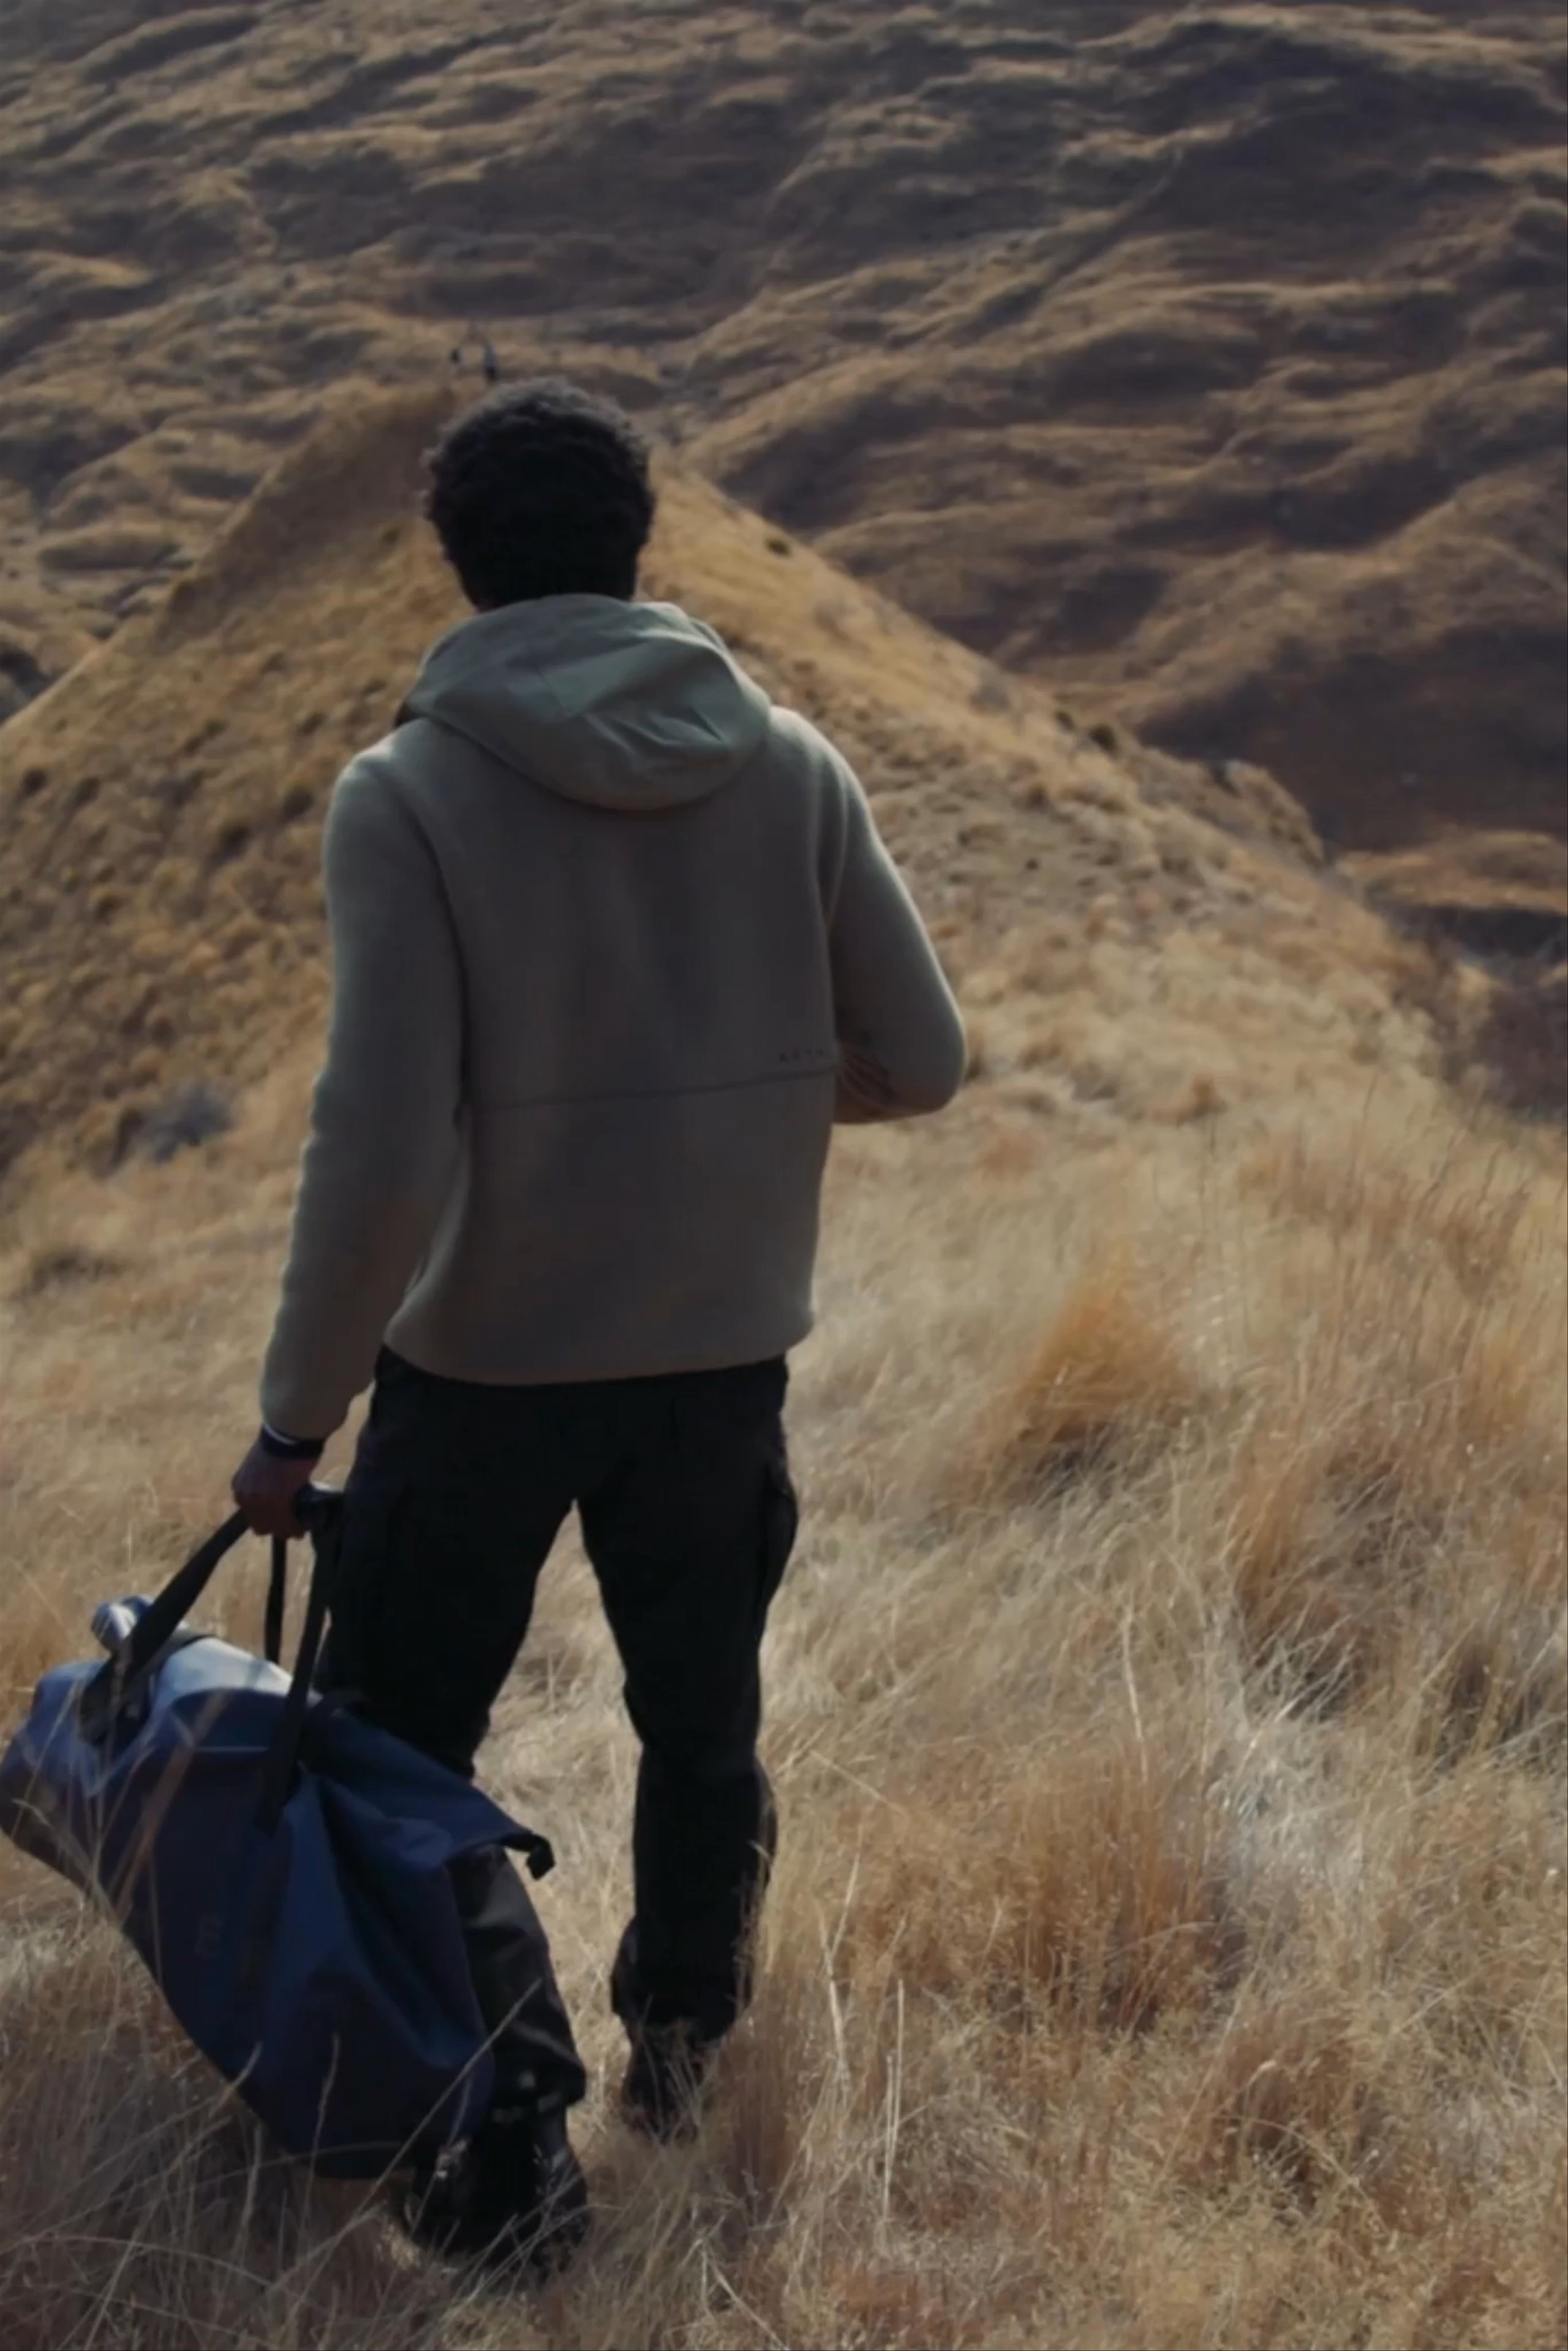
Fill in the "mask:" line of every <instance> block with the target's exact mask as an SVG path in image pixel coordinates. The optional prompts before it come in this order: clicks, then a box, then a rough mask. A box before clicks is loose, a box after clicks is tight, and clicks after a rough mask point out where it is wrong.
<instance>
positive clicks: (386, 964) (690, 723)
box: [262, 596, 965, 1437]
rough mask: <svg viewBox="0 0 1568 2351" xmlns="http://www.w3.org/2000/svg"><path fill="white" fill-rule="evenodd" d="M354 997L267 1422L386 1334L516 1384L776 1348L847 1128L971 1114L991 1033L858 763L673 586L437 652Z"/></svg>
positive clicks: (427, 669)
mask: <svg viewBox="0 0 1568 2351" xmlns="http://www.w3.org/2000/svg"><path fill="white" fill-rule="evenodd" d="M324 862H325V872H326V885H327V901H328V913H329V921H330V925H331V940H332V957H333V1003H332V1020H331V1030H330V1037H329V1046H328V1052H327V1061H326V1067H325V1069H324V1071H322V1074H321V1077H320V1080H319V1083H318V1086H317V1089H316V1095H315V1102H314V1108H313V1113H312V1120H311V1132H310V1137H309V1142H308V1146H307V1149H306V1153H305V1159H304V1165H303V1169H302V1174H301V1180H300V1186H299V1194H298V1203H297V1206H296V1210H295V1219H294V1231H293V1238H292V1244H291V1249H290V1253H289V1259H288V1265H287V1271H286V1273H285V1276H284V1282H283V1295H282V1302H281V1305H280V1308H279V1311H278V1316H277V1325H276V1328H275V1331H274V1333H273V1339H272V1344H271V1348H270V1350H269V1352H268V1355H267V1367H266V1372H265V1374H264V1379H263V1385H262V1409H263V1413H264V1416H265V1417H266V1418H267V1421H268V1422H269V1423H270V1425H271V1426H273V1427H275V1428H277V1429H280V1430H283V1431H286V1432H287V1433H289V1434H290V1435H293V1436H297V1437H326V1436H328V1435H329V1434H330V1433H331V1431H332V1430H333V1429H335V1428H336V1427H337V1426H339V1425H340V1422H341V1421H342V1420H343V1418H344V1416H346V1414H347V1412H348V1409H349V1406H350V1402H351V1400H352V1398H353V1397H354V1395H356V1394H357V1393H358V1391H359V1390H360V1389H361V1388H362V1387H364V1386H365V1385H366V1384H367V1383H368V1382H369V1380H370V1378H371V1373H372V1371H373V1368H374V1363H375V1357H376V1353H377V1350H378V1348H379V1346H380V1345H381V1343H382V1340H383V1338H384V1339H385V1341H386V1343H388V1344H389V1345H390V1346H392V1347H393V1348H394V1349H395V1350H396V1351H397V1353H399V1354H401V1355H403V1356H404V1357H406V1358H407V1359H408V1360H409V1361H410V1362H412V1363H413V1364H418V1365H419V1366H421V1367H422V1368H423V1370H425V1371H429V1372H434V1373H438V1374H443V1375H444V1376H446V1377H448V1378H453V1379H463V1380H475V1381H483V1382H492V1383H500V1384H534V1383H538V1382H550V1381H580V1380H594V1379H617V1378H628V1377H635V1376H639V1375H643V1374H655V1373H666V1372H678V1371H699V1370H707V1369H713V1368H716V1367H718V1366H722V1365H727V1364H745V1363H752V1362H758V1361H760V1360H762V1359H763V1358H765V1357H768V1356H770V1355H775V1354H779V1353H782V1352H783V1351H784V1350H785V1349H787V1348H789V1347H790V1346H792V1345H793V1344H794V1343H796V1342H797V1341H798V1340H800V1339H801V1338H803V1337H804V1335H805V1333H806V1332H807V1331H808V1330H809V1329H810V1322H811V1278H812V1262H813V1258H814V1255H815V1250H816V1243H817V1223H818V1198H819V1193H820V1189H821V1176H822V1170H823V1166H824V1164H825V1161H826V1157H827V1151H828V1144H829V1138H830V1133H831V1125H832V1123H833V1120H834V1118H835V1116H837V1117H839V1118H841V1119H845V1118H849V1119H864V1118H873V1119H880V1118H899V1117H904V1116H907V1115H910V1114H912V1113H916V1112H921V1111H933V1110H936V1109H939V1108H940V1107H941V1106H942V1104H943V1103H945V1102H947V1101H948V1100H950V1098H951V1097H952V1095H953V1094H954V1093H955V1092H956V1091H957V1088H958V1086H959V1085H960V1083H961V1082H962V1079H963V1074H964V1066H965V1041H964V1031H963V1027H962V1024H961V1021H960V1019H959V1016H958V1012H957V1008H956V1005H955V1003H954V1001H953V998H952V995H951V993H950V992H949V989H948V987H947V985H946V981H945V979H944V978H943V976H942V973H941V970H940V968H939V967H938V965H937V962H936V956H935V954H934V953H933V951H932V948H931V946H930V944H929V942H928V941H927V939H926V936H925V932H924V930H923V928H922V926H921V923H920V919H919V916H918V915H917V914H916V913H915V907H914V905H913V904H912V902H911V900H910V898H909V895H908V893H907V892H906V890H905V889H904V884H903V883H902V882H901V881H900V879H899V876H898V874H897V872H896V871H895V869H894V866H893V864H892V862H891V861H890V860H889V858H888V856H887V853H886V852H885V850H884V849H883V845H882V843H881V841H880V840H879V839H878V837H877V833H876V829H875V826H874V825H873V820H872V817H871V812H870V810H869V809H868V807H867V805H866V800H865V796H864V794H863V793H862V789H861V787H860V785H859V783H858V782H857V781H856V779H855V777H854V775H853V774H852V771H851V769H850V768H849V767H848V766H847V765H846V763H845V762H844V760H843V759H842V758H841V757H840V756H839V754H838V753H837V752H836V751H835V750H834V749H833V748H832V747H831V745H830V744H829V743H828V742H827V741H825V739H824V738H823V737H822V736H821V735H820V734H819V733H818V732H817V730H816V729H815V728H814V727H813V726H810V724H809V723H808V722H807V721H806V720H805V719H803V718H801V717H800V716H797V715H796V714H795V713H794V712H792V711H788V710H784V709H780V708H779V707H777V706H776V705H773V704H771V703H770V702H769V701H768V697H767V695H765V694H764V693H763V692H762V691H761V689H760V688H759V687H758V685H757V684H755V683H754V682H753V681H752V680H751V679H749V678H748V677H747V676H746V674H745V673H744V672H743V671H742V670H741V669H740V668H739V667H738V665H737V664H736V662H735V661H734V660H733V659H732V657H731V656H730V654H729V653H727V651H726V649H725V647H724V645H723V643H722V642H721V641H720V639H719V638H718V637H717V636H716V635H715V634H714V632H712V631H711V630H710V629H707V628H706V627H704V626H703V625H702V623H700V622H696V621H694V620H692V619H690V618H689V617H688V616H687V615H686V614H685V612H683V611H679V610H678V609H677V608H676V607H675V606H674V605H670V604H643V603H632V604H629V603H622V602H620V601H615V600H613V599H611V598H607V597H599V596H561V597H551V598H549V599H546V600H544V601H539V602H537V603H531V604H514V605H508V606H506V607H505V608H503V609H502V610H500V611H494V612H488V613H483V614H480V615H479V616H478V617H477V618H476V619H474V620H470V621H468V622H465V623H464V624H463V625H462V626H461V627H459V628H456V629H455V630H453V631H452V632H450V634H449V635H447V636H445V637H444V638H443V639H442V640H441V641H440V643H438V644H436V645H435V646H434V649H433V651H432V652H431V653H430V654H429V655H428V657H427V658H426V660H425V662H424V664H423V668H422V669H421V671H420V674H419V676H418V679H417V681H416V683H415V684H414V686H413V691H412V693H411V695H410V696H409V699H408V702H407V704H406V705H405V707H404V710H403V712H402V715H401V723H400V724H399V726H397V728H396V730H395V732H394V733H392V735H390V736H388V737H386V738H385V740H384V741H382V742H381V743H378V744H376V745H375V746H374V747H372V748H371V749H370V750H368V751H365V752H363V753H361V756H360V757H359V758H357V759H355V760H354V761H353V762H352V763H351V765H350V767H349V768H347V769H346V770H345V772H344V774H343V775H342V777H341V778H340V780H339V783H338V786H337V789H336V790H335V792H334V794H333V798H332V805H331V809H330V812H329V818H328V823H327V832H326V841H325V851H324Z"/></svg>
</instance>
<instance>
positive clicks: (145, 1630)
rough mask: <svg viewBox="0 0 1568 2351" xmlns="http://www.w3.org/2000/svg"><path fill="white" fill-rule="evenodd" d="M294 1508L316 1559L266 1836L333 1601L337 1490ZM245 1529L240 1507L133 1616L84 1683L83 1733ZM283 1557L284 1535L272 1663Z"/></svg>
mask: <svg viewBox="0 0 1568 2351" xmlns="http://www.w3.org/2000/svg"><path fill="white" fill-rule="evenodd" d="M294 1511H295V1516H296V1517H297V1518H298V1520H299V1522H300V1524H301V1526H302V1527H303V1528H304V1529H305V1530H306V1531H307V1532H308V1534H309V1536H310V1538H311V1541H312V1546H313V1548H314V1552H315V1558H314V1561H313V1563H312V1566H311V1571H310V1592H309V1596H308V1599H307V1601H306V1604H305V1623H304V1625H303V1626H302V1628H301V1630H300V1635H299V1647H298V1652H297V1654H296V1656H295V1660H294V1673H293V1677H292V1679H291V1680H290V1682H289V1685H288V1695H287V1698H286V1699H285V1700H284V1704H283V1712H282V1714H281V1716H280V1718H279V1719H278V1725H277V1730H276V1732H275V1733H274V1735H273V1740H272V1745H271V1748H270V1749H269V1750H268V1753H267V1765H266V1769H265V1771H264V1772H263V1775H262V1795H261V1806H260V1812H259V1815H258V1818H259V1823H260V1825H261V1827H262V1828H263V1829H264V1830H265V1831H266V1833H267V1834H268V1835H270V1834H271V1833H272V1831H273V1830H274V1829H276V1827H277V1823H278V1821H279V1819H280V1818H281V1816H282V1813H283V1807H284V1805H285V1804H286V1803H287V1801H288V1798H289V1794H290V1792H292V1789H293V1786H294V1778H295V1773H296V1771H297V1769H298V1761H299V1742H300V1736H301V1733H302V1731H303V1729H304V1725H305V1716H306V1710H307V1708H308V1706H309V1703H310V1684H311V1677H312V1676H313V1675H314V1673H315V1670H316V1660H317V1657H318V1656H319V1654H320V1648H321V1636H322V1634H323V1633H324V1631H325V1630H326V1624H327V1612H328V1609H329V1605H330V1602H331V1587H332V1579H333V1574H334V1571H335V1569H336V1566H337V1557H338V1529H339V1522H340V1518H341V1515H342V1496H341V1495H340V1494H339V1493H337V1492H335V1491H334V1490H333V1489H331V1488H330V1487H327V1486H307V1487H305V1488H303V1489H302V1490H301V1491H300V1492H299V1493H298V1495H297V1496H296V1498H295V1503H294ZM245 1531H246V1518H245V1513H244V1512H243V1510H236V1511H235V1514H234V1516H233V1517H232V1518H229V1519H225V1520H224V1523H223V1525H222V1526H221V1527H219V1528H218V1529H217V1530H216V1531H215V1532H214V1533H213V1534H210V1535H209V1536H208V1537H207V1539H206V1541H205V1542H204V1543H202V1544H200V1545H199V1546H198V1548H197V1549H196V1550H195V1551H193V1552H192V1554H191V1556H190V1558H189V1559H188V1560H187V1561H186V1562H185V1564H184V1565H183V1567H182V1568H179V1569H177V1570H176V1571H175V1573H173V1574H172V1576H171V1577H170V1578H169V1581H168V1583H166V1584H165V1585H164V1586H163V1589H162V1592H160V1593H159V1594H158V1596H157V1598H156V1599H155V1600H154V1601H153V1602H152V1604H151V1606H150V1607H149V1608H148V1609H147V1611H146V1613H145V1614H143V1615H141V1616H140V1617H139V1618H138V1619H137V1622H136V1625H135V1627H134V1629H133V1630H132V1632H131V1638H130V1639H129V1640H128V1641H127V1642H126V1644H125V1646H124V1647H123V1648H122V1649H121V1650H120V1652H119V1653H118V1655H117V1656H112V1657H110V1659H109V1660H108V1662H107V1664H105V1665H103V1666H102V1667H99V1671H98V1672H97V1673H96V1674H94V1676H93V1677H92V1678H91V1680H90V1681H89V1682H87V1683H86V1684H85V1685H84V1686H83V1688H82V1693H81V1698H80V1700H79V1708H78V1711H79V1719H80V1722H81V1727H82V1729H83V1732H84V1733H85V1735H86V1736H87V1737H88V1738H89V1739H99V1738H101V1737H102V1736H103V1735H104V1734H105V1733H106V1732H107V1731H108V1729H109V1728H110V1725H111V1724H112V1722H113V1720H114V1718H115V1716H116V1715H117V1714H118V1713H119V1712H120V1708H121V1707H122V1706H124V1705H125V1703H126V1702H127V1700H128V1699H129V1698H130V1697H131V1693H132V1691H133V1690H134V1689H135V1688H136V1687H137V1686H138V1685H139V1683H140V1681H141V1677H142V1676H143V1675H144V1674H145V1673H146V1672H147V1671H148V1669H149V1667H152V1665H153V1664H154V1663H155V1662H156V1661H157V1659H158V1657H159V1656H160V1655H161V1654H162V1651H163V1649H164V1648H165V1647H166V1646H167V1645H168V1643H169V1642H170V1641H171V1640H172V1638H173V1636H174V1635H175V1634H176V1633H177V1632H178V1631H179V1629H180V1626H181V1625H182V1623H183V1620H184V1618H185V1617H186V1616H187V1615H188V1614H189V1613H190V1611H191V1610H192V1609H193V1607H194V1606H195V1604H196V1603H197V1601H198V1600H199V1599H200V1598H201V1596H202V1594H203V1593H204V1591H205V1590H206V1588H207V1586H208V1584H209V1583H211V1582H212V1580H213V1577H214V1573H216V1571H217V1568H218V1566H219V1564H220V1562H222V1561H223V1560H225V1558H226V1557H227V1556H228V1554H229V1552H231V1551H233V1549H234V1547H235V1543H237V1542H238V1541H239V1540H240V1537H241V1536H242V1535H243V1534H244V1533H245ZM287 1559H288V1546H287V1541H284V1540H282V1539H279V1540H277V1541H275V1542H274V1543H273V1546H272V1565H271V1573H270V1576H269V1578H268V1582H267V1617H266V1629H265V1635H264V1639H265V1646H266V1650H267V1662H268V1663H269V1664H271V1665H276V1664H277V1662H278V1658H279V1655H280V1652H281V1650H282V1646H283V1603H284V1593H285V1590H286V1586H287Z"/></svg>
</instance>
